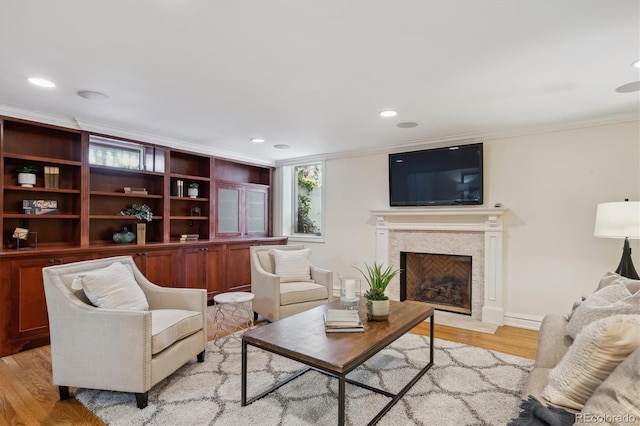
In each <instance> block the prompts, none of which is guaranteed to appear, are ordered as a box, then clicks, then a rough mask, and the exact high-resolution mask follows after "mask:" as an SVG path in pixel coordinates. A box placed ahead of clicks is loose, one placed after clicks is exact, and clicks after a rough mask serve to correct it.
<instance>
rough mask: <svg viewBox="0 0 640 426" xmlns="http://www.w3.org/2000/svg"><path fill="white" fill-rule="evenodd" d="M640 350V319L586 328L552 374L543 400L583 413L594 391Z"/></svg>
mask: <svg viewBox="0 0 640 426" xmlns="http://www.w3.org/2000/svg"><path fill="white" fill-rule="evenodd" d="M637 348H640V315H613V316H610V317H608V318H603V319H600V320H598V321H596V322H594V323H592V324H589V325H588V326H586V327H585V328H584V329H583V330H582V331H581V332H580V333H579V334H578V337H577V338H576V340H575V341H574V342H573V345H571V347H570V348H569V351H568V352H567V353H566V354H565V355H564V357H562V359H561V360H560V362H559V363H558V365H557V366H556V367H555V368H554V369H553V370H551V372H550V373H549V381H548V383H547V385H546V386H545V388H544V390H543V391H542V396H543V397H545V398H546V399H547V400H549V402H551V403H553V404H556V405H561V406H564V407H569V408H573V409H576V410H580V409H582V407H583V406H584V404H585V402H586V401H587V400H588V399H589V398H590V397H591V395H592V394H593V392H594V390H595V389H596V388H597V387H598V386H599V385H600V384H601V383H602V382H603V381H604V380H605V379H606V378H607V377H608V376H609V374H610V373H611V372H612V371H613V370H614V369H615V368H616V367H617V366H618V364H620V363H621V362H622V361H624V360H625V359H626V358H627V357H628V356H629V354H630V353H631V352H633V351H634V350H636V349H637Z"/></svg>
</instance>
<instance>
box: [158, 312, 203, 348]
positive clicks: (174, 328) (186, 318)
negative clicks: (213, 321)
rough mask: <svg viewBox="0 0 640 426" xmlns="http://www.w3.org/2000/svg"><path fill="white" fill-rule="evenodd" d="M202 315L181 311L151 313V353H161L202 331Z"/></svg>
mask: <svg viewBox="0 0 640 426" xmlns="http://www.w3.org/2000/svg"><path fill="white" fill-rule="evenodd" d="M202 321H203V320H202V314H201V313H200V312H196V311H186V310H182V309H155V310H152V311H151V353H152V354H153V355H155V354H157V353H159V352H162V351H163V350H164V349H166V348H168V347H169V346H171V345H173V344H174V343H175V342H177V341H178V340H182V339H184V338H185V337H187V336H190V335H192V334H193V333H195V332H197V331H198V330H200V329H202V326H203V322H202Z"/></svg>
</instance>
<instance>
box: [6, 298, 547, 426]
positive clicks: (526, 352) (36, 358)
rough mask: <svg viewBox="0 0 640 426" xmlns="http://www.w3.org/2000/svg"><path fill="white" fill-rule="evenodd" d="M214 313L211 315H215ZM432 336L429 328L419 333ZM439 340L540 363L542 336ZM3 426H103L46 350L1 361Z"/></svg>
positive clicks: (502, 333) (505, 330)
mask: <svg viewBox="0 0 640 426" xmlns="http://www.w3.org/2000/svg"><path fill="white" fill-rule="evenodd" d="M211 311H212V310H211V309H210V313H211ZM413 332H414V333H418V334H423V335H429V323H423V324H421V325H419V326H418V327H416V328H414V329H413ZM208 334H209V336H208V337H209V340H211V339H212V338H213V316H212V315H209V322H208ZM435 336H436V337H437V338H440V339H443V340H450V341H455V342H460V343H465V344H468V345H472V346H478V347H482V348H487V349H492V350H496V351H499V352H504V353H509V354H512V355H518V356H521V357H525V358H531V359H533V358H535V354H536V349H537V345H538V332H537V331H531V330H524V329H520V328H515V327H507V326H504V327H499V328H498V330H497V331H496V333H495V334H493V335H491V334H485V333H479V332H474V331H468V330H462V329H458V328H453V327H447V326H444V325H439V324H436V325H435ZM0 424H2V425H5V424H6V425H29V426H31V425H103V424H104V423H103V422H102V421H100V419H99V418H98V417H96V416H95V415H93V413H91V412H90V411H89V410H87V409H86V408H85V407H84V406H83V405H82V404H80V403H79V402H77V401H76V400H75V399H74V398H73V397H72V398H71V399H69V400H67V401H60V400H59V396H58V388H57V386H53V385H52V384H51V349H50V346H48V345H47V346H42V347H39V348H35V349H30V350H27V351H24V352H20V353H18V354H15V355H11V356H7V357H4V358H0Z"/></svg>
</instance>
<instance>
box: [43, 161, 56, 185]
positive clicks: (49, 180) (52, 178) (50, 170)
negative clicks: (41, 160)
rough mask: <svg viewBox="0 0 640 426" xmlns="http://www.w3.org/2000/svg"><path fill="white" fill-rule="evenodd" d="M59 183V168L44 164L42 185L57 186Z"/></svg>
mask: <svg viewBox="0 0 640 426" xmlns="http://www.w3.org/2000/svg"><path fill="white" fill-rule="evenodd" d="M58 185H60V168H59V167H54V166H44V187H45V188H58V187H59V186H58Z"/></svg>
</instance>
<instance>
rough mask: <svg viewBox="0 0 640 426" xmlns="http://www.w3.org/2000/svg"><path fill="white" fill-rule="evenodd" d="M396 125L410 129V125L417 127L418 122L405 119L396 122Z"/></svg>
mask: <svg viewBox="0 0 640 426" xmlns="http://www.w3.org/2000/svg"><path fill="white" fill-rule="evenodd" d="M396 127H400V128H401V129H411V128H412V127H418V123H414V122H413V121H405V122H403V123H398V124H396Z"/></svg>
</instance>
